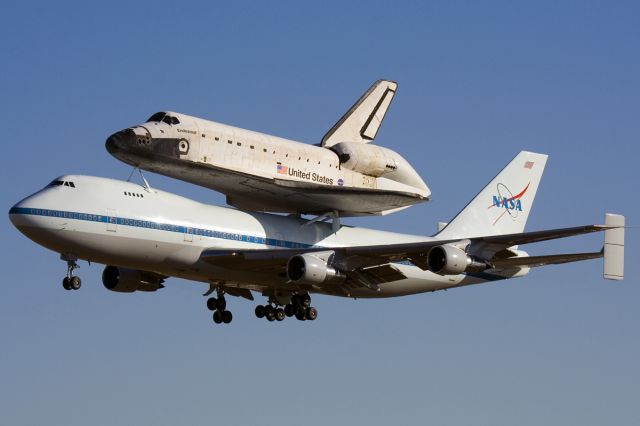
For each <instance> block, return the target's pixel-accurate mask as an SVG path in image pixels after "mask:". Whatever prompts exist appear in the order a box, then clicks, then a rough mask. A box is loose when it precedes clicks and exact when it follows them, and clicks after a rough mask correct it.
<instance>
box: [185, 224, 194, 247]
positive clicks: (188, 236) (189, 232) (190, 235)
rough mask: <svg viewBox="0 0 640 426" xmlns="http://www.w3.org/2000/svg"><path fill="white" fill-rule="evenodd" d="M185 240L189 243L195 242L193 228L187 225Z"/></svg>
mask: <svg viewBox="0 0 640 426" xmlns="http://www.w3.org/2000/svg"><path fill="white" fill-rule="evenodd" d="M184 240H185V241H187V242H190V243H192V242H193V227H192V226H190V225H186V226H185V229H184Z"/></svg>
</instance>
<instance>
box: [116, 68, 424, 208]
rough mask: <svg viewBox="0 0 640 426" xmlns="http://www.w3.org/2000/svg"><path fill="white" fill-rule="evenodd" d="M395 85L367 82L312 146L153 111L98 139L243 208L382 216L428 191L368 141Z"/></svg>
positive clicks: (402, 163)
mask: <svg viewBox="0 0 640 426" xmlns="http://www.w3.org/2000/svg"><path fill="white" fill-rule="evenodd" d="M396 89H397V84H396V83H395V82H392V81H387V80H379V81H377V82H375V83H374V84H373V85H372V86H371V87H370V88H369V90H367V91H366V92H365V93H364V94H363V95H362V97H360V99H359V100H358V101H357V102H356V103H355V104H354V105H353V106H352V107H351V108H350V109H349V110H348V111H347V112H346V114H345V115H344V116H343V117H342V118H341V119H340V120H339V121H338V122H337V123H336V124H335V125H334V126H333V127H332V128H331V129H330V130H329V132H327V134H326V135H325V136H324V137H323V138H322V140H321V142H320V143H319V144H317V145H309V144H305V143H300V142H296V141H292V140H287V139H283V138H279V137H275V136H270V135H267V134H264V133H258V132H254V131H250V130H245V129H240V128H237V127H232V126H228V125H224V124H219V123H215V122H213V121H209V120H204V119H200V118H196V117H192V116H189V115H185V114H181V113H177V112H158V113H156V114H153V115H152V116H151V117H150V118H149V119H148V120H147V121H146V122H145V123H143V124H140V125H137V126H133V127H130V128H128V129H125V130H121V131H119V132H117V133H115V134H113V135H111V136H110V137H109V138H108V139H107V142H106V147H107V150H108V151H109V152H110V153H111V154H112V155H114V156H115V157H116V158H118V159H120V160H122V161H124V162H125V163H128V164H130V165H133V166H134V167H138V168H140V169H144V170H149V171H152V172H156V173H160V174H163V175H166V176H170V177H174V178H177V179H181V180H184V181H187V182H191V183H194V184H197V185H201V186H204V187H207V188H210V189H213V190H216V191H220V192H222V193H224V194H225V195H226V196H227V202H228V203H229V204H230V205H233V206H236V207H238V208H240V209H243V210H252V211H268V212H282V213H292V214H314V215H326V214H328V213H332V214H335V215H339V216H364V215H382V214H387V213H391V212H394V211H397V210H401V209H404V208H407V207H409V206H411V205H413V204H416V203H420V202H424V201H427V200H428V199H429V196H430V195H431V191H430V190H429V188H428V187H427V185H426V184H425V182H424V181H423V180H422V178H421V177H420V175H418V173H417V172H416V171H415V170H414V169H413V167H412V166H411V165H410V164H409V162H408V161H407V160H405V159H404V158H403V157H402V156H401V155H400V154H398V153H396V152H394V151H392V150H390V149H388V148H384V147H381V146H378V145H373V144H372V143H371V142H372V141H373V140H374V139H375V137H376V134H377V133H378V129H379V128H380V125H381V124H382V121H383V119H384V116H385V114H386V112H387V110H388V108H389V105H390V104H391V101H392V99H393V97H394V95H395V92H396Z"/></svg>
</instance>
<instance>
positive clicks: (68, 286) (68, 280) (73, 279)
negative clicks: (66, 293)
mask: <svg viewBox="0 0 640 426" xmlns="http://www.w3.org/2000/svg"><path fill="white" fill-rule="evenodd" d="M60 259H62V260H66V261H67V276H66V277H64V279H63V280H62V287H63V288H64V289H65V290H79V289H80V287H82V280H81V279H80V277H77V276H75V275H73V271H74V270H76V269H78V268H79V267H80V266H79V265H78V264H77V263H76V260H77V259H75V258H71V257H69V256H65V255H62V254H61V255H60Z"/></svg>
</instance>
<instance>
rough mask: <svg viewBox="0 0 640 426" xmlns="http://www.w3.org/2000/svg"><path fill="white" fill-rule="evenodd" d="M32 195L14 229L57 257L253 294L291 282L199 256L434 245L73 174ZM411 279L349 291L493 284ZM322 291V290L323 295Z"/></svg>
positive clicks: (418, 273)
mask: <svg viewBox="0 0 640 426" xmlns="http://www.w3.org/2000/svg"><path fill="white" fill-rule="evenodd" d="M58 180H59V181H65V182H73V184H74V187H71V186H62V185H58V186H48V187H46V188H44V189H43V190H41V191H39V192H37V193H35V194H33V195H31V196H29V197H27V198H25V199H24V200H22V201H21V202H19V203H18V204H16V205H15V206H14V207H13V208H12V209H11V211H10V218H11V221H12V222H13V223H14V225H15V226H16V227H17V228H18V229H19V230H20V231H21V232H22V233H24V234H25V235H26V236H28V237H29V238H31V239H32V240H34V241H35V242H37V243H38V244H40V245H42V246H44V247H47V248H49V249H51V250H54V251H56V252H58V253H61V254H64V255H66V256H70V257H77V258H79V259H85V260H90V261H92V262H98V263H103V264H110V265H115V266H120V267H125V268H132V269H139V270H143V271H152V272H156V273H159V274H162V275H167V276H176V277H181V278H187V279H191V280H196V281H202V282H225V285H227V286H237V287H242V288H246V289H250V290H254V291H264V290H265V289H266V288H269V287H270V288H273V287H276V288H277V286H278V285H282V284H283V283H284V282H285V281H286V278H278V277H269V276H266V275H265V274H260V273H255V272H250V271H243V270H238V269H226V268H221V267H218V266H213V265H210V264H208V263H206V262H204V261H202V260H201V259H200V255H201V253H202V251H203V250H205V249H221V250H228V249H232V250H243V249H245V250H246V249H273V248H301V247H309V246H316V247H328V248H329V247H344V246H352V245H380V244H391V243H404V242H416V241H426V240H430V239H431V238H429V237H422V236H414V235H406V234H398V233H391V232H384V231H376V230H371V229H365V228H357V227H350V226H342V227H341V228H340V229H339V230H338V231H337V232H335V233H334V232H332V228H331V225H329V224H325V223H308V221H306V220H304V219H300V218H297V217H291V216H280V215H273V214H264V213H252V212H244V211H240V210H236V209H231V208H224V207H218V206H212V205H206V204H201V203H198V202H196V201H193V200H190V199H187V198H184V197H180V196H177V195H174V194H170V193H167V192H163V191H158V190H146V189H145V188H143V187H141V186H139V185H136V184H134V183H130V182H123V181H117V180H111V179H105V178H98V177H90V176H77V175H68V176H63V177H60V178H58ZM394 266H396V267H397V268H398V269H400V270H401V271H402V273H404V274H405V275H406V276H407V279H403V280H400V281H395V282H390V283H385V284H382V285H380V290H379V291H374V290H370V289H368V288H364V287H362V288H356V289H350V292H349V294H348V295H349V296H353V297H389V296H399V295H406V294H413V293H420V292H426V291H434V290H439V289H445V288H450V287H456V286H460V285H467V284H474V283H479V282H485V281H490V280H492V278H490V277H476V276H474V277H472V276H470V275H456V276H440V275H437V274H433V273H431V272H428V271H423V270H421V269H419V268H417V267H415V266H413V265H411V264H404V263H400V264H395V265H394ZM319 292H322V290H319Z"/></svg>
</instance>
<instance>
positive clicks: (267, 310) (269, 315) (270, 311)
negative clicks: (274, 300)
mask: <svg viewBox="0 0 640 426" xmlns="http://www.w3.org/2000/svg"><path fill="white" fill-rule="evenodd" d="M264 317H265V318H266V319H267V321H269V322H272V321H275V319H276V310H275V308H274V307H273V306H271V305H267V306H265V307H264Z"/></svg>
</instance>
